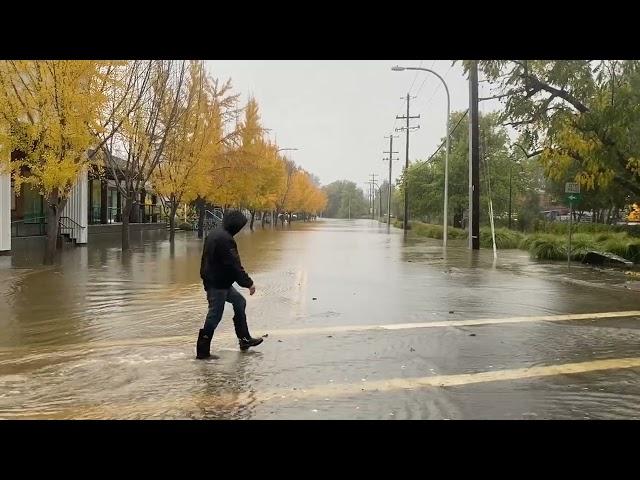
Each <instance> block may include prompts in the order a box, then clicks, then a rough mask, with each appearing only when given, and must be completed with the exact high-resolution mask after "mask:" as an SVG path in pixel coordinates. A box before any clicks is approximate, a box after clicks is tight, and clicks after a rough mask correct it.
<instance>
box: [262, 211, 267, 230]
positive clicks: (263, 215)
mask: <svg viewBox="0 0 640 480" xmlns="http://www.w3.org/2000/svg"><path fill="white" fill-rule="evenodd" d="M265 213H267V212H262V218H261V221H262V228H264V219H265V218H266V217H265Z"/></svg>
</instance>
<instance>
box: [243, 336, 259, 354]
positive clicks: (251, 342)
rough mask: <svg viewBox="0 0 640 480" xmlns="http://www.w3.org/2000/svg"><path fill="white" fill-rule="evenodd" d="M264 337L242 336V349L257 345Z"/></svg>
mask: <svg viewBox="0 0 640 480" xmlns="http://www.w3.org/2000/svg"><path fill="white" fill-rule="evenodd" d="M262 341H263V339H262V338H251V337H249V338H241V339H240V350H242V351H243V352H244V351H245V350H249V347H256V346H258V345H260V344H261V343H262Z"/></svg>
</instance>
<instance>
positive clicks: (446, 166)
mask: <svg viewBox="0 0 640 480" xmlns="http://www.w3.org/2000/svg"><path fill="white" fill-rule="evenodd" d="M391 70H393V71H395V72H401V71H403V70H420V71H423V72H429V73H432V74H434V75H435V76H436V77H438V79H439V80H440V81H441V82H442V85H444V91H445V92H447V123H446V125H447V126H446V128H447V132H446V135H447V138H446V142H447V145H446V149H447V150H446V153H445V157H444V207H443V209H444V215H443V217H444V220H443V223H444V230H443V232H442V246H443V247H444V248H446V247H447V237H448V226H449V218H448V217H449V212H448V210H449V151H450V145H449V136H450V133H449V132H450V128H449V127H450V117H451V96H450V95H449V87H448V86H447V82H445V81H444V78H442V77H441V76H440V75H439V74H438V73H437V72H434V71H433V70H431V69H429V68H422V67H400V66H398V65H396V66H395V67H391Z"/></svg>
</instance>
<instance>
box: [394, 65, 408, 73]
mask: <svg viewBox="0 0 640 480" xmlns="http://www.w3.org/2000/svg"><path fill="white" fill-rule="evenodd" d="M391 70H393V71H394V72H402V71H403V70H405V68H404V67H401V66H400V65H396V66H395V67H391Z"/></svg>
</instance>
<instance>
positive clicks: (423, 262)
mask: <svg viewBox="0 0 640 480" xmlns="http://www.w3.org/2000/svg"><path fill="white" fill-rule="evenodd" d="M134 237H135V238H133V239H132V243H133V245H134V248H133V251H132V253H131V254H129V255H124V256H123V255H122V253H121V252H120V251H119V248H118V237H117V236H112V235H108V234H106V235H100V236H93V237H91V238H90V243H89V245H88V246H86V247H78V248H68V249H66V250H65V252H64V254H63V257H62V260H61V263H60V264H59V265H57V266H54V267H42V266H39V265H38V262H39V260H40V257H41V250H40V249H38V245H37V243H38V240H37V239H35V240H31V241H29V242H21V244H19V245H17V246H15V248H14V252H13V256H12V257H0V291H1V298H2V300H0V418H3V419H9V418H125V419H134V418H143V419H144V418H209V419H485V418H490V419H586V418H593V419H596V418H597V419H601V418H611V419H622V418H640V377H639V376H638V373H640V347H639V346H640V291H638V288H637V282H636V283H634V282H632V281H630V278H629V277H625V275H624V274H623V273H621V272H616V271H606V270H603V271H598V270H594V269H593V268H591V267H584V266H580V265H574V266H573V267H572V268H571V270H570V271H567V267H566V264H564V263H546V264H545V263H540V262H534V261H532V260H530V259H529V258H528V254H527V253H526V252H522V251H519V250H511V251H501V252H499V257H498V260H497V261H494V260H493V255H492V252H491V251H490V250H482V251H480V252H469V251H468V250H467V249H466V246H465V244H464V243H462V242H459V243H456V242H453V243H451V245H450V247H449V250H448V251H447V253H446V255H445V254H444V253H443V251H442V248H441V247H440V241H438V240H433V239H425V238H415V237H411V236H410V237H409V238H407V239H405V238H404V237H403V234H402V232H401V231H400V230H397V229H392V230H391V232H387V230H386V226H385V225H381V224H378V223H377V222H372V221H369V220H354V221H346V220H342V221H340V220H321V221H318V222H314V223H308V224H304V223H299V224H294V225H293V226H292V227H291V228H289V229H287V228H285V229H284V230H280V229H277V230H271V229H266V230H262V229H261V228H260V226H258V227H257V229H256V231H255V232H250V231H243V232H241V233H240V234H239V235H238V237H237V239H238V245H239V249H240V253H241V255H242V258H243V262H244V264H245V266H246V268H247V270H248V271H249V272H250V273H251V275H252V277H253V278H254V280H255V282H256V286H257V292H256V294H255V295H254V296H253V297H249V296H248V292H245V291H244V290H243V293H245V294H246V295H245V296H246V297H247V312H248V318H249V326H250V328H251V330H252V333H253V335H254V336H258V335H260V336H262V335H268V336H267V337H266V338H265V342H264V343H263V344H262V345H261V346H260V347H258V348H256V349H255V350H252V351H250V352H246V353H241V352H239V351H238V348H237V344H236V340H235V339H234V335H233V322H232V321H231V316H232V310H231V308H230V306H228V308H227V309H226V311H225V314H224V317H223V321H222V322H221V324H220V326H219V327H218V330H217V332H216V336H215V338H214V343H213V350H214V351H215V353H216V354H218V355H220V356H221V358H220V359H219V360H209V361H198V360H195V358H194V357H195V337H196V335H197V330H198V328H200V327H201V325H202V322H203V319H204V315H205V313H206V301H205V295H204V291H203V289H202V285H201V283H200V279H199V276H198V274H199V264H200V254H201V249H202V241H201V240H198V239H197V238H196V237H195V235H194V234H193V233H191V232H188V233H184V232H181V233H179V234H178V235H177V237H176V243H175V246H173V247H172V246H171V245H169V242H168V240H167V235H166V232H163V231H160V232H140V233H139V234H136V235H135V236H134ZM31 244H32V245H31ZM619 312H622V313H619Z"/></svg>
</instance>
